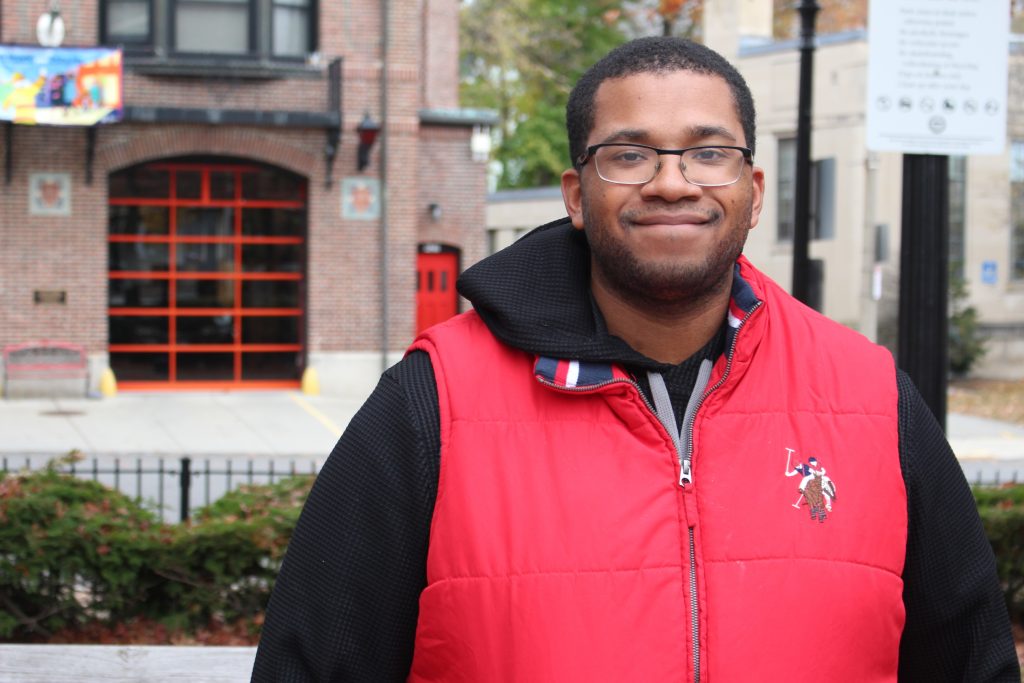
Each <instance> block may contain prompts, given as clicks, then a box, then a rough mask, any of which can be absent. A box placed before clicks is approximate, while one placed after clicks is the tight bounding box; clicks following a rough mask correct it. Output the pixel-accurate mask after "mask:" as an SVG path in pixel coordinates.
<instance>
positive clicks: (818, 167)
mask: <svg viewBox="0 0 1024 683" xmlns="http://www.w3.org/2000/svg"><path fill="white" fill-rule="evenodd" d="M811 203H812V206H811V239H816V240H830V239H832V238H833V237H835V234H836V160H835V159H834V158H833V157H829V158H827V159H819V160H818V161H815V162H813V163H812V165H811Z"/></svg>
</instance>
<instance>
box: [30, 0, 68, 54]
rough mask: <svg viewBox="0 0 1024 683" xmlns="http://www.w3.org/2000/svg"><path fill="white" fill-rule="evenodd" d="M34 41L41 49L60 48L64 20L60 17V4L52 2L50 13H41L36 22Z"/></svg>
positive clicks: (62, 38) (62, 39)
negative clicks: (37, 42)
mask: <svg viewBox="0 0 1024 683" xmlns="http://www.w3.org/2000/svg"><path fill="white" fill-rule="evenodd" d="M36 40H38V41H39V44H40V45H41V46H42V47H60V44H61V43H63V42H64V19H63V18H62V17H61V16H60V3H59V2H57V0H53V1H52V2H51V3H50V11H49V12H43V13H42V14H40V15H39V20H38V21H36Z"/></svg>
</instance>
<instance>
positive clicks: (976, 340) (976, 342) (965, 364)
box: [949, 273, 986, 377]
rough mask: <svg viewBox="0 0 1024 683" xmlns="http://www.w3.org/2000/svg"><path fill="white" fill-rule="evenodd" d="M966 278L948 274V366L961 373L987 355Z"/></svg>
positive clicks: (951, 369) (954, 372)
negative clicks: (970, 300) (969, 299)
mask: <svg viewBox="0 0 1024 683" xmlns="http://www.w3.org/2000/svg"><path fill="white" fill-rule="evenodd" d="M967 301H968V290H967V281H966V280H964V279H963V277H961V276H959V275H957V274H956V273H950V276H949V369H950V371H951V372H952V373H953V374H954V375H956V376H958V377H962V376H964V375H966V374H967V373H969V372H970V371H971V368H972V367H973V366H974V364H975V363H976V362H977V361H979V360H981V358H982V357H983V356H984V355H985V351H986V349H985V338H984V336H983V335H982V333H981V330H980V329H979V327H978V311H977V309H975V308H974V306H971V305H969V304H968V303H967Z"/></svg>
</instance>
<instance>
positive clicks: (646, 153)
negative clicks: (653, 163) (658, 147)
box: [605, 147, 651, 164]
mask: <svg viewBox="0 0 1024 683" xmlns="http://www.w3.org/2000/svg"><path fill="white" fill-rule="evenodd" d="M605 149H607V150H608V152H609V155H608V157H609V160H610V161H612V162H614V163H616V164H641V163H644V162H645V161H647V160H648V159H649V158H650V156H651V152H650V150H647V149H644V148H643V147H606V148H605Z"/></svg>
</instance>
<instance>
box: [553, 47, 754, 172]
mask: <svg viewBox="0 0 1024 683" xmlns="http://www.w3.org/2000/svg"><path fill="white" fill-rule="evenodd" d="M672 71H693V72H695V73H699V74H707V75H711V76H719V77H721V78H722V79H724V80H725V82H726V83H727V84H728V86H729V89H730V90H731V91H732V95H733V100H735V105H736V114H737V115H738V116H739V119H740V124H741V125H742V126H743V136H744V137H745V138H746V142H747V147H749V148H750V151H751V152H753V151H754V144H755V143H754V118H755V115H754V98H753V97H752V96H751V94H750V88H748V87H747V82H746V81H745V80H743V76H741V75H740V73H739V71H737V70H736V67H734V66H733V65H732V64H730V63H729V62H728V60H726V59H725V57H723V56H722V55H720V54H718V53H717V52H715V51H714V50H712V49H711V48H708V47H705V46H703V45H700V44H699V43H694V42H693V41H690V40H686V39H684V38H676V37H665V36H656V37H651V38H638V39H636V40H632V41H630V42H628V43H624V44H623V45H620V46H619V47H617V48H615V49H614V50H612V51H611V52H609V53H608V54H607V55H605V56H604V57H602V58H601V59H600V61H598V62H597V63H596V64H594V65H593V66H592V67H590V68H589V69H587V71H586V72H585V73H584V74H583V75H582V76H580V79H579V80H578V81H577V82H576V86H575V87H574V88H573V89H572V92H571V93H569V103H568V104H567V105H566V107H565V127H566V130H567V131H568V133H569V156H570V157H571V162H572V165H573V166H575V165H576V160H577V159H579V158H580V155H582V154H583V153H584V152H585V151H586V147H587V138H588V137H589V136H590V131H591V130H592V129H593V128H594V97H595V96H596V95H597V89H598V88H599V87H600V86H601V84H602V83H603V82H605V81H606V80H609V79H613V78H624V77H626V76H632V75H634V74H640V73H657V74H664V73H670V72H672Z"/></svg>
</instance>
